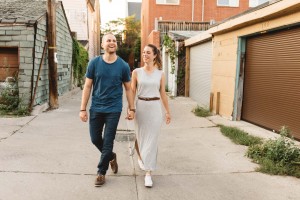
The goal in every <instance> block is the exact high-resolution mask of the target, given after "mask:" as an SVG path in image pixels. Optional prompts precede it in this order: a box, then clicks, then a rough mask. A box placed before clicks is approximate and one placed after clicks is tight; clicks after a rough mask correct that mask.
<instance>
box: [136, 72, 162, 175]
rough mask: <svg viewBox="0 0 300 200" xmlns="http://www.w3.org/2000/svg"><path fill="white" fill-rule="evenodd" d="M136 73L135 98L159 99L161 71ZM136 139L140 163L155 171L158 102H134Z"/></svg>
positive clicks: (158, 130) (159, 120) (159, 125)
mask: <svg viewBox="0 0 300 200" xmlns="http://www.w3.org/2000/svg"><path fill="white" fill-rule="evenodd" d="M136 72H137V82H138V83H137V96H138V97H149V98H151V97H160V92H159V90H160V81H161V77H162V71H161V70H158V69H155V70H154V71H153V72H152V73H151V74H147V73H146V71H145V70H144V69H143V68H138V69H136ZM135 119H136V137H137V142H138V146H139V151H140V154H141V158H142V161H143V163H144V166H145V170H146V171H149V170H150V171H153V170H155V169H156V160H157V150H158V135H159V133H160V131H161V126H162V122H163V116H162V106H161V101H160V100H154V101H144V100H140V99H138V98H137V101H136V115H135Z"/></svg>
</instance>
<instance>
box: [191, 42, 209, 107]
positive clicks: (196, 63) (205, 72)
mask: <svg viewBox="0 0 300 200" xmlns="http://www.w3.org/2000/svg"><path fill="white" fill-rule="evenodd" d="M211 60H212V43H211V41H209V42H206V43H203V44H199V45H197V46H194V47H191V49H190V97H191V98H192V99H193V100H195V101H197V103H198V105H199V106H202V107H207V108H208V107H209V101H210V86H211Z"/></svg>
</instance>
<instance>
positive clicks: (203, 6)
mask: <svg viewBox="0 0 300 200" xmlns="http://www.w3.org/2000/svg"><path fill="white" fill-rule="evenodd" d="M204 1H205V0H202V22H204Z"/></svg>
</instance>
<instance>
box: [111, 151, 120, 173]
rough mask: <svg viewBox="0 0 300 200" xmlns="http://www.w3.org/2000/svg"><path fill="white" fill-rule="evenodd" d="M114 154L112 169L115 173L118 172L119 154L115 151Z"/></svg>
mask: <svg viewBox="0 0 300 200" xmlns="http://www.w3.org/2000/svg"><path fill="white" fill-rule="evenodd" d="M113 155H114V159H113V160H111V161H110V162H109V163H110V167H111V170H112V171H113V173H114V174H116V173H118V163H117V154H115V153H113Z"/></svg>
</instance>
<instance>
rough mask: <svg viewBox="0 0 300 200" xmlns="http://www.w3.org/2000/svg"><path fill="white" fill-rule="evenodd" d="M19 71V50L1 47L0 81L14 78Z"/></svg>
mask: <svg viewBox="0 0 300 200" xmlns="http://www.w3.org/2000/svg"><path fill="white" fill-rule="evenodd" d="M18 70H19V61H18V48H1V47H0V81H5V79H6V77H14V76H15V75H16V74H17V73H18Z"/></svg>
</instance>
